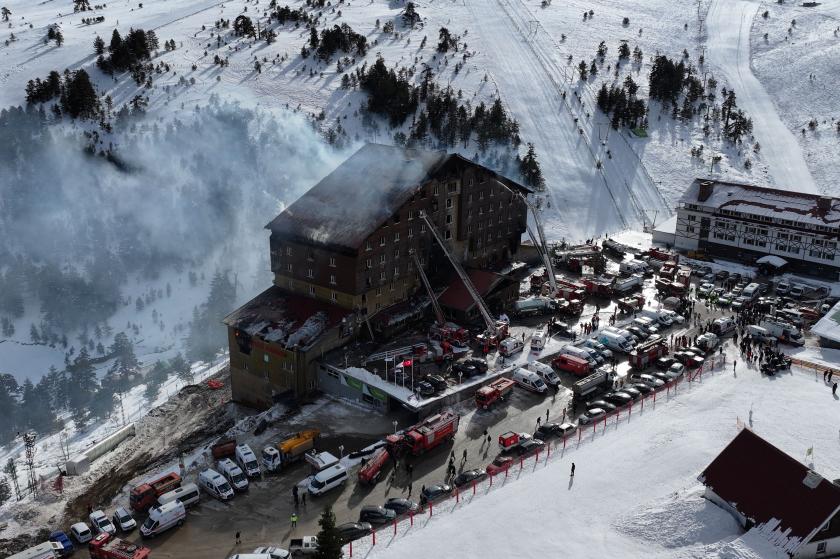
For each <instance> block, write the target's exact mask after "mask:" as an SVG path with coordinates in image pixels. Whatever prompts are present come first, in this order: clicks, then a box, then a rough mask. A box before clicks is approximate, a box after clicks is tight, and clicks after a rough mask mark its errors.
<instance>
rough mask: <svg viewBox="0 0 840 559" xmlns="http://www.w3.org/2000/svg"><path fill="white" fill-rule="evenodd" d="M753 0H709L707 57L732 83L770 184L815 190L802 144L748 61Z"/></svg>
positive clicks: (753, 9)
mask: <svg viewBox="0 0 840 559" xmlns="http://www.w3.org/2000/svg"><path fill="white" fill-rule="evenodd" d="M758 9H759V4H758V3H754V2H749V1H747V0H734V1H733V0H726V1H723V0H713V1H712V4H711V6H710V7H709V11H708V15H707V17H706V25H707V33H708V41H707V44H708V47H709V49H708V59H709V61H710V62H711V64H713V65H714V66H715V67H717V68H719V69H720V70H721V71H722V72H723V74H724V76H726V80H727V82H728V83H729V84H730V87H732V88H734V89H735V95H736V97H737V102H738V106H739V107H741V108H742V109H744V111H746V113H747V114H748V115H749V116H750V117H751V118H752V121H753V135H754V136H755V138H756V140H757V141H758V142H759V143H760V144H761V151H762V152H763V154H764V157H765V160H766V161H767V164H768V165H769V167H770V173H771V175H772V177H773V179H774V181H775V185H776V186H778V187H780V188H789V189H793V190H799V191H803V192H816V191H817V186H816V183H815V181H814V179H813V177H812V176H811V172H810V170H809V169H808V166H807V165H806V164H805V158H804V157H802V150H801V149H800V148H799V144H798V143H797V141H796V138H795V137H794V136H793V134H792V133H791V132H790V130H789V129H788V128H787V127H786V126H785V125H784V124H783V123H782V121H781V119H780V118H779V114H778V112H777V111H776V108H775V106H774V105H773V101H772V100H771V98H770V95H768V93H767V91H766V90H765V89H764V86H763V85H762V84H761V83H760V82H759V81H758V79H757V78H756V77H755V76H754V75H753V72H752V68H751V63H750V28H751V27H752V22H753V18H755V16H756V13H757V12H758Z"/></svg>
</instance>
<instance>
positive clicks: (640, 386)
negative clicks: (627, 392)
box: [630, 382, 653, 394]
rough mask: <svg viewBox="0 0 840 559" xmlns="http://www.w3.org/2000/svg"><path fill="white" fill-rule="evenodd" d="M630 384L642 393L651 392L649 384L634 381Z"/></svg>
mask: <svg viewBox="0 0 840 559" xmlns="http://www.w3.org/2000/svg"><path fill="white" fill-rule="evenodd" d="M630 386H632V387H633V388H635V389H636V390H638V391H639V392H641V393H642V394H650V393H651V392H653V388H652V387H651V386H650V385H649V384H645V383H643V382H634V383H633V384H631V385H630Z"/></svg>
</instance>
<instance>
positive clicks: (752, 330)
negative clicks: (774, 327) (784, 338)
mask: <svg viewBox="0 0 840 559" xmlns="http://www.w3.org/2000/svg"><path fill="white" fill-rule="evenodd" d="M747 335H748V336H749V337H751V338H752V339H754V340H760V341H762V342H772V341H774V340H775V339H776V338H774V337H773V336H771V335H770V332H769V331H768V330H767V328H762V327H761V326H757V325H755V324H750V325H748V326H747Z"/></svg>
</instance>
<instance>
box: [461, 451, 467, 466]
mask: <svg viewBox="0 0 840 559" xmlns="http://www.w3.org/2000/svg"><path fill="white" fill-rule="evenodd" d="M466 461H467V449H466V448H465V449H464V453H463V454H462V455H461V464H464V463H466Z"/></svg>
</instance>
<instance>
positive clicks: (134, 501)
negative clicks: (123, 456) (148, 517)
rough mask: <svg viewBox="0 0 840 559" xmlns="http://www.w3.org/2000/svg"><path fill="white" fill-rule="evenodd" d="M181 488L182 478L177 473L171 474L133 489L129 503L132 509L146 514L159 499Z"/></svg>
mask: <svg viewBox="0 0 840 559" xmlns="http://www.w3.org/2000/svg"><path fill="white" fill-rule="evenodd" d="M179 487H181V476H179V475H178V474H177V473H175V472H170V473H168V474H166V475H164V476H161V477H159V478H157V479H155V480H153V481H150V482H148V483H142V484H140V485H138V486H137V487H135V488H134V489H132V490H131V494H130V495H129V503H130V504H131V508H132V509H134V510H136V511H137V512H146V511H147V510H149V508H151V507H152V505H154V504H155V501H157V498H158V497H160V496H161V495H163V494H164V493H168V492H169V491H172V490H173V489H177V488H179Z"/></svg>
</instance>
